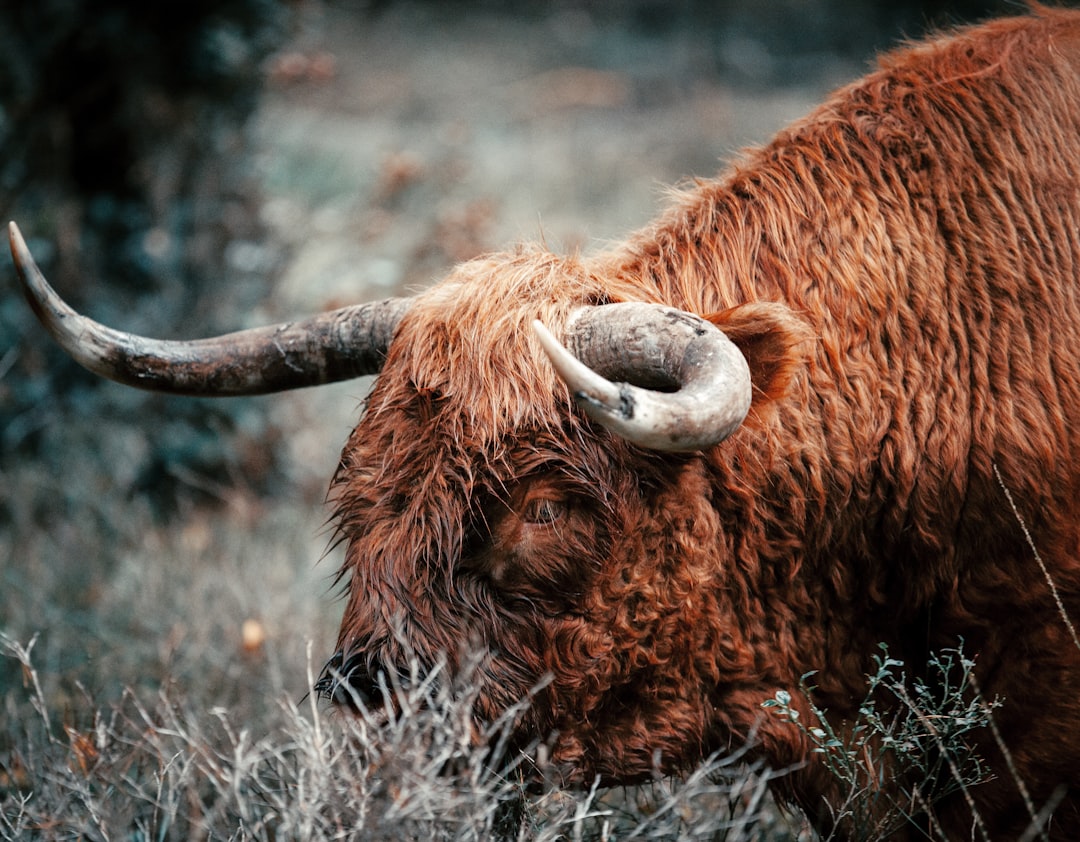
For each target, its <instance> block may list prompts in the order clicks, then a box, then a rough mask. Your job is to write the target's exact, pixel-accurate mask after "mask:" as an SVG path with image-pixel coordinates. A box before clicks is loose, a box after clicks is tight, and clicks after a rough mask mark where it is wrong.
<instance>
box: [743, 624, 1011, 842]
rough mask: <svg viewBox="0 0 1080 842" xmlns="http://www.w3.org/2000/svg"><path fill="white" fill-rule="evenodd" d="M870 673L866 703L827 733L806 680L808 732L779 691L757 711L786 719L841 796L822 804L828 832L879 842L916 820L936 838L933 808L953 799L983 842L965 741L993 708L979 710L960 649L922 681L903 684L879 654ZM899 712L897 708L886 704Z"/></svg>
mask: <svg viewBox="0 0 1080 842" xmlns="http://www.w3.org/2000/svg"><path fill="white" fill-rule="evenodd" d="M879 648H880V649H881V653H880V654H875V655H874V665H875V671H874V672H873V673H872V674H870V675H867V693H866V696H865V697H864V699H863V701H862V703H861V704H860V705H859V709H858V714H857V717H856V719H855V721H854V722H845V723H842V724H834V723H832V722H830V721H829V719H828V717H827V711H825V710H822V709H821V708H819V707H818V706H817V705H816V704H815V703H814V701H813V694H814V691H815V690H816V689H817V688H816V687H815V686H813V685H812V684H810V683H809V682H810V679H811V678H812V676H813V675H814V673H813V672H809V673H806V674H805V675H803V676H802V678H801V679H800V681H799V692H800V693H801V694H802V695H803V696H804V697H805V699H806V700H807V702H808V704H809V707H810V711H811V713H813V715H814V718H815V719H816V720H817V722H818V724H814V725H808V724H806V723H805V722H803V721H802V720H801V718H800V714H799V711H798V710H797V709H796V708H795V707H793V706H792V696H791V693H790V692H788V691H787V690H778V691H777V692H776V694H775V696H774V697H773V698H772V699H768V700H767V701H765V702H763V703H762V707H764V708H769V709H771V710H773V711H774V712H775V713H776V714H777V715H778V716H781V717H784V718H786V719H788V720H789V721H790V722H791V723H793V724H794V725H795V726H796V727H797V728H799V730H800V731H802V733H803V734H804V735H805V736H806V737H807V738H808V739H809V740H810V742H811V744H812V746H813V748H812V751H813V753H814V754H816V755H818V756H819V757H820V758H821V761H822V762H823V764H824V766H825V768H826V769H827V770H828V771H829V773H830V774H831V775H832V776H833V777H834V778H836V779H837V780H838V781H839V782H841V783H842V784H843V785H844V787H845V792H846V793H847V794H846V796H845V798H844V801H843V803H842V804H830V805H828V808H829V810H830V811H831V812H832V814H833V820H834V825H836V826H843V827H844V828H845V830H846V831H847V832H848V833H850V834H851V835H852V836H853V838H856V839H860V840H863V839H879V838H882V837H887V836H888V835H890V834H891V833H892V832H894V831H896V830H898V829H899V828H900V827H902V826H903V825H904V824H905V823H907V822H910V821H914V820H915V817H916V816H918V815H920V814H923V815H925V816H926V818H927V820H928V825H929V828H930V830H931V833H932V834H936V835H937V836H939V837H941V838H943V839H944V838H945V835H944V833H943V832H942V830H941V828H940V827H939V826H938V825H937V822H936V820H935V816H934V806H935V805H936V804H937V803H939V802H940V801H941V800H942V799H943V798H946V797H947V796H949V795H952V794H954V793H956V792H962V793H964V797H965V798H968V802H969V805H970V806H972V813H973V815H974V822H975V827H976V828H978V830H979V832H980V834H981V836H982V838H984V839H986V838H988V837H987V834H986V831H985V828H984V827H982V824H981V821H980V819H979V816H978V814H977V812H976V811H975V810H974V805H973V804H972V802H971V801H970V798H969V796H968V795H967V793H968V791H969V790H970V789H971V788H972V787H974V786H977V785H978V784H980V783H983V782H985V781H987V780H989V778H990V771H989V769H988V767H987V766H986V764H985V762H984V761H983V759H982V757H980V755H979V754H978V752H977V751H976V750H975V748H974V747H973V745H972V742H971V740H970V735H971V734H972V732H973V731H976V730H978V729H981V728H984V727H987V725H988V724H989V723H990V717H991V715H992V711H993V710H994V709H995V708H997V707H998V706H999V705H1000V701H999V700H997V699H994V700H990V701H987V700H985V699H983V698H982V697H981V696H980V694H979V693H978V692H977V689H976V687H975V685H974V681H973V680H972V678H973V677H972V670H973V668H974V666H975V661H974V660H973V659H971V658H969V657H967V656H965V655H964V653H963V651H962V649H961V647H960V646H958V647H956V648H949V649H944V650H942V651H940V652H937V653H934V654H933V655H932V656H931V657H930V659H929V661H928V663H927V670H926V676H925V677H922V676H914V677H912V678H910V679H909V678H908V676H907V674H906V673H905V671H904V662H903V661H901V660H898V659H896V658H892V657H890V656H889V654H888V647H887V646H886V644H884V643H882V644H879ZM895 702H899V704H895Z"/></svg>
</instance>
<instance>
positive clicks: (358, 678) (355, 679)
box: [315, 652, 386, 710]
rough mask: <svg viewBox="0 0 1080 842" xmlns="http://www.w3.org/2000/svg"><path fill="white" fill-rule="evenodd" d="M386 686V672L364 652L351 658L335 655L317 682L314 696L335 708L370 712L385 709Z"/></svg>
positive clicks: (341, 654) (327, 663) (339, 654)
mask: <svg viewBox="0 0 1080 842" xmlns="http://www.w3.org/2000/svg"><path fill="white" fill-rule="evenodd" d="M380 678H381V680H380ZM385 686H386V672H385V670H384V669H383V667H382V664H380V663H379V661H378V660H377V659H375V658H373V657H372V656H370V655H369V654H367V653H364V652H357V653H354V654H352V655H350V656H349V657H348V658H346V657H345V656H344V654H343V653H341V652H336V653H335V654H334V656H333V657H332V658H331V659H330V660H329V661H327V662H326V666H325V667H323V671H322V675H320V676H319V680H318V681H316V682H315V692H316V693H318V694H319V695H320V696H322V697H323V698H324V699H329V700H330V701H331V702H333V703H334V704H336V705H344V706H346V707H349V708H352V709H353V710H356V709H357V708H359V707H360V705H363V706H364V707H366V708H367V709H368V710H371V709H372V708H375V707H380V706H381V705H382V702H383V695H384V693H383V688H384V687H385Z"/></svg>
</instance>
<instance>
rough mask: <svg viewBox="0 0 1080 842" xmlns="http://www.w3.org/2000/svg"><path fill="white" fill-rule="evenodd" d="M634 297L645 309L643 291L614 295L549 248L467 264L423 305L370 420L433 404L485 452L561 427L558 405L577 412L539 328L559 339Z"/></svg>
mask: <svg viewBox="0 0 1080 842" xmlns="http://www.w3.org/2000/svg"><path fill="white" fill-rule="evenodd" d="M630 297H635V298H636V299H638V300H640V298H641V291H640V289H637V288H634V289H630V288H627V289H625V290H621V289H619V288H618V287H613V284H612V279H611V278H610V276H609V277H603V278H602V277H600V276H599V275H598V274H596V273H594V272H593V271H592V268H591V264H590V263H589V262H588V261H586V260H584V259H582V258H579V257H576V256H570V257H565V256H560V255H555V254H552V253H550V252H548V251H546V250H544V249H542V248H540V247H533V246H521V247H519V248H517V249H516V250H514V251H510V252H505V253H500V254H494V255H490V256H487V257H484V258H480V259H477V260H474V261H470V262H468V263H465V264H463V265H461V266H459V267H457V268H456V269H455V270H454V272H453V273H452V274H451V275H450V276H449V277H448V278H447V279H446V280H445V281H443V282H442V283H440V284H438V285H436V286H435V287H433V288H432V289H430V290H428V291H427V292H425V293H422V294H421V295H419V296H417V298H416V299H415V301H414V305H413V307H412V308H411V309H410V311H409V314H408V315H407V317H406V318H405V319H404V321H403V322H402V324H401V326H400V328H399V330H398V333H397V335H396V336H395V339H394V342H393V344H392V345H391V348H390V352H389V355H388V358H387V360H386V363H385V365H384V366H383V373H382V375H381V377H380V383H379V384H377V386H376V388H375V390H374V391H373V393H372V396H371V399H370V400H369V402H368V406H367V412H368V414H369V415H378V414H379V413H380V412H384V411H385V410H386V409H388V408H390V407H391V406H399V407H400V406H402V405H403V402H407V401H409V400H411V399H415V397H416V396H417V395H422V396H429V397H431V398H433V399H436V400H438V401H439V402H440V403H441V404H442V405H443V407H444V410H445V411H444V413H443V414H444V416H446V417H447V418H449V417H451V416H454V417H456V418H457V423H460V424H461V425H463V428H465V429H462V430H460V431H459V432H462V433H467V434H468V435H469V437H470V438H472V439H474V441H475V443H476V444H481V443H483V444H485V445H492V444H493V443H494V442H495V441H497V440H498V439H499V438H501V436H502V435H503V433H504V432H505V431H508V430H511V431H512V430H518V429H525V428H530V427H532V428H537V427H548V426H549V425H550V424H551V423H552V421H553V418H557V417H559V416H558V415H554V416H553V410H554V408H555V406H556V404H558V405H565V406H567V407H568V406H569V400H568V395H567V394H566V389H565V387H564V386H563V385H562V383H561V381H559V380H558V379H557V378H556V377H555V374H554V372H553V370H552V369H551V366H550V365H549V364H548V361H547V358H546V357H545V356H544V354H543V352H542V351H541V349H540V345H539V343H538V342H537V341H536V339H535V335H534V332H533V329H532V322H533V320H534V319H540V320H541V321H543V322H544V323H545V324H546V325H548V327H550V328H551V329H552V330H554V331H555V332H556V333H557V334H558V333H560V332H561V330H562V328H563V326H564V325H565V323H566V321H567V319H568V317H569V314H570V313H571V312H572V311H573V310H574V309H575V308H577V307H580V306H582V305H586V304H598V303H607V302H610V301H620V300H627V299H628V298H630ZM566 411H569V410H568V409H567V410H566Z"/></svg>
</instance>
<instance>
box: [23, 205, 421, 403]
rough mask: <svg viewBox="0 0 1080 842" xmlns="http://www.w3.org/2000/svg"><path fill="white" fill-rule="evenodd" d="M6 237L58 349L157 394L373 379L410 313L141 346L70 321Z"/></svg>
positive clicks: (391, 305) (338, 316)
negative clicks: (366, 377) (366, 375)
mask: <svg viewBox="0 0 1080 842" xmlns="http://www.w3.org/2000/svg"><path fill="white" fill-rule="evenodd" d="M8 234H9V237H10V240H11V255H12V257H13V258H14V259H15V267H16V269H17V270H18V274H19V280H20V281H21V283H22V288H23V294H24V295H25V296H26V300H27V301H29V302H30V306H31V307H32V308H33V310H34V313H36V314H37V317H38V319H39V320H40V321H41V323H42V325H44V326H45V329H46V330H48V331H49V333H50V334H52V336H53V338H54V339H55V340H56V341H57V342H58V343H60V346H61V347H62V348H63V349H64V350H65V351H67V353H68V354H69V355H71V357H72V358H74V359H75V361H76V362H78V363H79V364H80V365H82V366H84V367H86V368H88V369H90V371H93V372H95V373H96V374H100V375H102V376H103V377H108V378H109V379H110V380H115V381H117V382H118V383H124V384H126V385H128V386H136V387H138V388H140V389H149V390H151V391H156V392H170V393H173V394H180V395H202V396H208V397H209V396H235V395H261V394H266V393H268V392H280V391H284V390H286V389H298V388H301V387H303V386H317V385H320V384H323V383H334V382H336V381H339V380H348V379H350V378H353V377H360V376H362V375H364V374H376V373H377V372H378V371H379V369H380V368H381V367H382V362H383V359H384V358H385V356H386V352H387V349H388V348H389V347H390V341H391V340H392V339H393V337H394V331H395V330H396V329H397V326H398V324H399V323H400V321H401V319H402V317H403V316H404V315H405V312H406V311H407V310H408V308H409V300H408V299H406V298H388V299H386V300H384V301H375V302H371V303H369V304H361V305H358V306H355V307H343V308H341V309H340V310H333V311H330V312H326V313H320V314H318V315H316V316H312V317H311V318H308V319H305V320H303V321H298V322H284V323H282V324H279V325H271V326H268V327H260V328H253V329H251V330H243V331H238V332H236V333H229V334H225V335H224V336H218V337H214V338H211V339H198V340H194V341H190V342H177V341H169V340H160V339H148V338H146V337H142V336H135V335H134V334H130V333H123V332H121V331H117V330H113V329H112V328H108V327H105V326H104V325H102V324H99V323H98V322H95V321H94V320H92V319H89V318H87V317H86V316H83V315H80V314H79V313H76V312H75V311H74V310H73V309H71V307H69V306H68V305H67V304H66V303H65V302H64V301H63V299H61V298H60V296H59V295H57V294H56V292H55V291H54V290H53V288H52V287H51V286H49V284H48V282H47V281H46V280H45V276H44V275H42V273H41V270H40V269H39V268H38V266H37V264H36V263H35V262H34V258H33V257H32V256H31V254H30V250H29V249H28V248H27V247H26V242H25V241H24V240H23V237H22V234H21V233H20V232H19V228H18V226H17V225H16V224H15V223H14V222H12V223H11V224H10V226H9V231H8Z"/></svg>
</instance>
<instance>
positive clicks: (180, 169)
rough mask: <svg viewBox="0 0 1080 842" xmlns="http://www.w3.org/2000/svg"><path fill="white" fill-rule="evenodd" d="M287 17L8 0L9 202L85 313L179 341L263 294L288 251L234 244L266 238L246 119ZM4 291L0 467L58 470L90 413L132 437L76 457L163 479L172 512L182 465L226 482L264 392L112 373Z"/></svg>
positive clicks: (3, 51) (97, 422) (111, 0)
mask: <svg viewBox="0 0 1080 842" xmlns="http://www.w3.org/2000/svg"><path fill="white" fill-rule="evenodd" d="M293 13H294V11H293V9H292V7H291V6H290V4H288V3H287V2H285V0H221V1H220V2H219V0H195V2H191V1H190V0H188V1H187V2H183V3H181V2H177V0H169V1H168V2H162V3H128V2H125V0H40V2H35V3H7V4H2V5H0V213H2V216H3V218H4V219H8V218H13V219H16V220H17V221H18V222H19V223H20V225H21V227H22V229H23V231H24V233H25V234H26V235H27V236H28V238H29V240H30V245H31V248H32V250H33V251H34V252H35V255H37V256H38V259H39V261H40V262H41V264H42V267H43V269H44V270H45V272H46V275H47V276H48V277H49V278H50V280H51V281H52V282H53V284H54V285H55V286H56V287H57V288H58V289H59V290H60V291H61V294H63V295H64V296H65V297H66V298H68V299H69V300H70V301H71V302H72V303H73V304H74V305H75V306H76V307H77V308H81V309H84V311H85V312H88V313H89V314H90V315H91V316H93V317H95V318H97V319H99V320H101V321H103V322H106V323H109V324H111V325H113V326H116V327H120V328H122V329H126V330H133V331H136V332H144V333H152V334H158V335H165V336H170V337H182V336H188V335H199V334H207V333H211V332H215V331H218V330H221V329H222V328H223V327H234V326H235V324H236V321H237V320H238V318H239V316H238V315H237V313H242V312H245V311H247V310H250V309H251V307H252V306H253V303H254V302H255V301H258V300H260V299H261V298H262V295H263V293H264V291H265V287H266V281H267V279H268V277H269V276H272V272H273V269H274V268H275V265H276V263H275V259H274V258H275V255H274V254H273V253H272V252H270V251H266V250H264V251H262V252H258V251H256V252H254V253H255V254H256V256H257V257H258V259H256V260H254V261H252V260H251V259H250V258H251V255H252V253H253V252H252V250H251V249H250V248H248V249H246V250H243V253H244V254H245V255H247V256H248V260H247V262H246V265H243V266H236V265H230V256H231V255H234V254H235V253H236V249H235V248H231V247H232V246H234V245H235V244H236V243H255V242H259V234H260V230H259V226H260V223H259V221H258V214H257V199H258V194H257V188H256V184H255V181H254V179H253V177H252V176H251V164H250V155H251V149H250V146H249V143H248V139H247V136H246V134H245V123H246V120H247V118H248V117H249V116H250V115H251V114H252V113H253V111H254V108H255V106H256V104H257V100H258V96H259V94H260V91H261V88H262V85H263V80H264V77H265V70H264V66H265V62H266V60H267V58H268V57H269V56H270V55H271V53H272V52H273V51H274V50H275V49H277V48H278V47H279V45H280V44H282V43H283V42H284V39H285V37H286V36H287V35H288V34H289V26H290V21H291V18H292V16H293ZM5 262H6V261H5ZM233 262H235V261H233ZM8 271H9V270H5V272H4V274H5V275H7V274H8ZM225 277H228V278H229V279H230V280H229V283H228V284H221V285H220V286H219V281H220V279H222V278H225ZM5 288H6V290H7V291H6V292H5V294H4V295H3V297H2V298H0V336H3V337H6V338H10V340H11V342H10V344H9V343H8V342H4V343H3V344H0V470H2V469H3V468H4V466H5V464H7V465H10V461H11V460H12V459H15V458H26V457H30V458H34V459H37V460H40V461H41V463H42V466H43V467H45V468H46V469H49V470H53V471H56V470H62V469H63V467H64V466H65V464H66V463H67V462H68V461H69V459H70V458H71V457H70V455H69V447H68V446H65V445H64V443H63V441H62V440H63V439H64V438H65V437H66V436H67V433H66V432H65V433H64V434H62V435H56V434H55V431H57V430H65V431H66V430H70V429H71V428H72V427H73V426H76V425H78V424H79V423H80V422H81V421H83V420H85V421H87V422H89V423H91V424H93V425H94V426H95V427H96V428H98V429H101V428H103V427H109V428H110V429H111V430H119V431H122V432H123V434H124V436H123V438H124V439H125V440H126V441H127V443H128V446H127V447H126V448H124V450H125V457H124V458H123V459H121V460H119V464H118V463H117V460H116V459H115V454H113V455H111V456H110V454H109V453H108V452H107V451H108V448H107V447H106V446H102V447H100V448H95V447H94V446H91V448H90V450H88V451H85V452H82V453H80V454H79V456H78V458H79V459H91V460H96V461H98V462H99V463H100V470H101V471H102V472H103V473H104V474H106V475H107V474H110V473H112V472H114V471H119V472H120V473H122V474H124V479H126V480H128V481H131V482H132V484H133V485H141V486H143V487H145V488H149V489H152V490H155V491H156V492H157V493H158V498H159V502H160V503H161V504H162V507H163V509H162V510H163V511H164V510H167V509H168V507H169V505H170V501H171V499H172V498H173V497H174V494H175V492H176V490H177V488H179V487H181V486H184V487H186V488H191V487H192V486H191V483H189V482H188V483H184V482H178V481H177V479H176V477H177V474H184V475H188V476H190V475H191V474H196V475H203V476H206V477H209V478H211V479H212V480H213V481H214V482H223V481H225V480H226V478H227V474H228V470H229V464H230V461H232V460H234V457H233V456H231V455H230V453H232V452H234V450H235V448H234V447H233V444H234V439H235V435H236V434H237V432H238V431H239V430H241V429H243V428H248V431H250V427H251V426H252V425H253V424H254V425H256V426H257V425H258V423H259V422H258V420H257V415H258V413H253V411H252V409H251V405H250V402H247V403H245V402H242V401H241V402H225V403H216V402H215V403H210V402H206V401H202V402H193V401H170V400H165V399H162V398H160V397H156V396H149V395H141V394H136V395H132V394H125V393H124V391H123V390H121V389H119V388H116V387H111V386H103V385H102V384H101V383H100V382H99V381H98V380H97V378H95V377H93V376H91V375H88V374H86V373H84V372H82V371H81V370H80V369H78V368H77V367H76V366H75V365H74V364H73V363H71V362H70V361H68V360H67V359H66V358H65V357H64V355H63V354H61V353H60V352H59V350H58V349H56V348H54V347H53V346H52V345H51V343H49V342H48V341H47V340H45V339H44V338H43V337H42V334H41V331H40V330H39V329H38V328H37V326H36V325H35V324H34V323H33V319H32V316H31V315H30V314H29V312H28V308H27V307H26V306H25V304H24V303H23V302H22V301H21V297H20V296H18V295H17V294H16V293H15V292H14V284H10V285H6V286H5ZM75 438H76V439H77V438H79V437H78V435H76V436H75ZM132 462H134V464H132ZM259 479H260V477H258V476H256V477H254V478H253V481H254V482H256V483H257V482H258V480H259ZM4 514H5V512H4V509H3V507H2V506H0V520H2V519H3V518H4Z"/></svg>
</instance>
